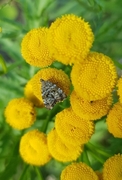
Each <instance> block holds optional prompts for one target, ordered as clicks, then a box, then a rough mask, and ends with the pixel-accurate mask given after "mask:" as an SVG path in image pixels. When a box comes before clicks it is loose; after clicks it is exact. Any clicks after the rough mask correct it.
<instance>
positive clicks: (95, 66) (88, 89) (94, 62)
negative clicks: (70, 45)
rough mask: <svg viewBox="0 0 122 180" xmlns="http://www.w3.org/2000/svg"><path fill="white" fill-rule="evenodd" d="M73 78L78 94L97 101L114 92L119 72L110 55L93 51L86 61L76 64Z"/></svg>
mask: <svg viewBox="0 0 122 180" xmlns="http://www.w3.org/2000/svg"><path fill="white" fill-rule="evenodd" d="M71 80H72V84H73V86H74V90H75V91H76V92H77V94H79V95H80V96H81V97H82V98H83V99H86V100H88V101H95V100H99V99H103V98H105V97H107V96H108V95H109V94H110V93H111V92H112V90H113V88H114V87H115V85H116V82H117V72H116V68H115V66H114V63H113V61H112V60H111V59H110V58H109V57H108V56H106V55H104V54H102V53H97V52H91V53H89V55H88V56H87V58H86V60H85V62H84V63H82V64H74V66H73V69H72V72H71Z"/></svg>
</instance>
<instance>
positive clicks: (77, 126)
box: [55, 108, 94, 145]
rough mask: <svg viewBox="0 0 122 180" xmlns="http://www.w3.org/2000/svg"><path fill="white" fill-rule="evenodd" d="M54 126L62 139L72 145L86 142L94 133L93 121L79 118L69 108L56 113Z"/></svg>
mask: <svg viewBox="0 0 122 180" xmlns="http://www.w3.org/2000/svg"><path fill="white" fill-rule="evenodd" d="M55 128H56V131H57V133H58V135H59V137H60V138H61V139H62V141H63V142H65V143H70V144H72V145H81V144H84V143H86V142H88V141H89V140H90V138H91V136H92V134H93V133H94V123H93V122H92V121H86V120H84V119H82V118H80V117H79V116H77V115H76V114H75V113H74V111H73V110H72V109H71V108H67V109H64V110H63V111H61V112H59V113H58V114H57V115H56V119H55Z"/></svg>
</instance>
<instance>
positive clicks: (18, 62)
mask: <svg viewBox="0 0 122 180" xmlns="http://www.w3.org/2000/svg"><path fill="white" fill-rule="evenodd" d="M23 63H25V62H24V61H17V62H15V63H14V64H12V65H10V66H9V67H8V69H7V72H9V71H11V70H12V69H14V68H16V67H17V66H19V65H21V64H23Z"/></svg>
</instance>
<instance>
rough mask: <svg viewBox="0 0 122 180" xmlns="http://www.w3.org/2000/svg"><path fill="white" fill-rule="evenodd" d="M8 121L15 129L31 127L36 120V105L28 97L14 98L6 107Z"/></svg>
mask: <svg viewBox="0 0 122 180" xmlns="http://www.w3.org/2000/svg"><path fill="white" fill-rule="evenodd" d="M5 117H6V122H7V123H8V124H9V125H10V126H12V127H13V128H15V129H18V130H22V129H25V128H28V127H30V126H31V125H32V124H33V123H34V121H35V120H36V112H35V109H34V105H33V103H32V102H30V101H29V100H28V99H25V98H17V99H12V100H11V101H10V102H9V103H8V105H7V107H6V109H5Z"/></svg>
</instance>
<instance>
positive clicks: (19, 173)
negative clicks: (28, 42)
mask: <svg viewBox="0 0 122 180" xmlns="http://www.w3.org/2000/svg"><path fill="white" fill-rule="evenodd" d="M121 7H122V1H120V0H109V1H106V0H101V1H99V0H88V1H86V0H62V1H60V0H35V1H33V0H6V1H5V0H1V1H0V75H1V77H0V179H1V180H15V179H17V180H18V179H19V180H25V179H26V180H31V179H33V180H42V179H44V178H45V179H46V177H47V176H48V175H50V176H53V178H54V180H56V179H59V174H60V173H61V170H62V169H63V168H64V167H65V166H66V164H61V163H58V162H50V163H49V164H48V165H46V166H45V167H43V168H42V169H40V168H35V167H29V166H27V165H25V164H24V163H23V162H22V160H21V158H20V156H19V153H18V146H19V140H20V137H21V135H22V133H23V132H19V131H15V130H12V129H11V128H10V127H9V126H8V125H7V124H6V123H5V118H4V109H5V107H6V105H7V103H8V102H9V101H10V100H11V99H12V98H17V97H22V96H23V87H24V85H25V84H26V82H27V81H28V80H29V79H30V78H31V77H32V76H33V75H34V74H35V72H37V70H38V69H37V68H34V67H31V66H30V65H28V64H26V62H25V61H24V60H23V58H22V56H21V51H20V49H21V40H22V38H23V36H24V34H25V33H27V32H28V31H29V30H30V29H32V28H36V27H40V26H47V27H49V25H50V23H51V22H52V21H54V20H55V19H56V18H57V17H59V16H61V15H63V14H69V13H74V14H76V15H78V16H81V17H83V18H84V19H85V20H86V21H89V23H90V24H91V26H92V29H93V32H94V34H95V42H94V45H93V49H92V50H93V51H97V52H102V53H104V54H106V55H108V56H110V57H111V58H112V59H113V61H114V63H115V65H116V67H117V69H118V72H119V73H120V72H121V69H122V64H121V61H122V31H121V29H122V18H121V17H122V10H121ZM53 66H55V67H57V68H60V67H61V65H60V64H58V63H57V64H54V65H53ZM63 68H64V67H63ZM65 71H66V72H67V73H68V74H69V73H70V68H68V67H66V68H65ZM64 103H66V105H65V106H68V105H69V104H68V103H69V102H64ZM58 111H60V109H57V107H56V108H55V109H54V111H53V113H52V114H51V115H50V114H49V115H48V118H49V117H50V116H51V118H52V119H53V117H54V115H55V114H56V112H58ZM46 115H47V111H46V110H43V113H42V114H41V111H40V114H39V118H40V117H41V118H42V119H43V118H44V117H43V116H46ZM48 118H47V121H45V123H44V124H43V125H41V123H40V122H39V121H37V122H36V123H35V127H40V126H43V127H42V129H44V130H45V129H46V128H47V122H48ZM51 123H53V121H52V122H51ZM51 123H50V124H49V127H52V124H51ZM102 123H103V124H102V125H101V122H98V123H96V132H95V135H94V136H93V139H94V142H95V144H97V143H98V142H100V143H101V145H102V147H104V148H109V147H110V144H114V145H113V146H111V148H112V149H113V152H114V153H118V152H120V151H122V150H121V149H122V148H121V149H120V148H119V147H120V145H121V144H122V143H121V140H117V141H115V139H114V138H111V136H110V135H109V133H108V132H107V129H106V128H105V129H102V128H101V127H103V126H104V124H105V123H104V122H103V121H102ZM106 137H108V139H109V138H110V139H111V140H110V141H107V140H106ZM115 144H116V145H115ZM116 147H118V148H116ZM85 148H86V149H93V147H91V146H90V144H89V145H87V146H86V147H85ZM100 149H101V147H100ZM96 151H97V149H96ZM97 153H98V154H99V153H101V152H100V151H97ZM106 153H108V154H109V152H106ZM92 155H93V152H92ZM104 155H105V159H106V154H104ZM109 155H110V154H109ZM109 155H108V156H109ZM83 156H84V157H82V158H83V159H85V161H86V162H87V163H88V164H89V162H88V157H87V154H84V155H83ZM94 158H95V157H94ZM97 160H99V161H100V163H99V165H98V164H96V161H95V162H94V160H93V159H92V158H91V161H92V162H93V168H94V169H96V167H100V168H101V162H102V160H101V155H100V156H99V157H98V159H97ZM89 165H91V164H89ZM52 166H53V167H54V168H55V169H54V168H51V167H52ZM34 168H35V169H34ZM41 170H42V174H41ZM52 174H53V175H52Z"/></svg>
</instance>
